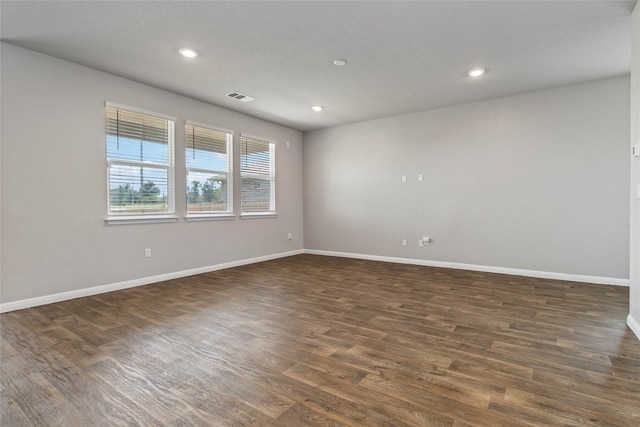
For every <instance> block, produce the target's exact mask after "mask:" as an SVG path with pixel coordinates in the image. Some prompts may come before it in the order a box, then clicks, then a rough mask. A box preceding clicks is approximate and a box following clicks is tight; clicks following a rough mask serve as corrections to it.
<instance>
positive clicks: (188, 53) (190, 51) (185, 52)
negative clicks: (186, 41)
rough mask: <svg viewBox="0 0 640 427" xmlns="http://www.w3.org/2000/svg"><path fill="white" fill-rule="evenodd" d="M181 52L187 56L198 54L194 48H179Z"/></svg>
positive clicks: (191, 56)
mask: <svg viewBox="0 0 640 427" xmlns="http://www.w3.org/2000/svg"><path fill="white" fill-rule="evenodd" d="M179 52H180V54H181V55H182V56H184V57H185V58H195V57H196V56H198V52H196V51H195V50H193V49H188V48H182V49H180V50H179Z"/></svg>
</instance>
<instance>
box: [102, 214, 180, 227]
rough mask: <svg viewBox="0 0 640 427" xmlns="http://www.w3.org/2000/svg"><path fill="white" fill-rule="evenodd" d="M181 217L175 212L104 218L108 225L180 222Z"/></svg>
mask: <svg viewBox="0 0 640 427" xmlns="http://www.w3.org/2000/svg"><path fill="white" fill-rule="evenodd" d="M179 219H180V218H179V217H178V216H176V215H175V214H166V215H136V216H134V215H120V216H108V217H106V218H105V219H104V222H105V224H107V225H131V224H154V223H163V222H178V220H179Z"/></svg>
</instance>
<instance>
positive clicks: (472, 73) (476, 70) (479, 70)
mask: <svg viewBox="0 0 640 427" xmlns="http://www.w3.org/2000/svg"><path fill="white" fill-rule="evenodd" d="M484 72H485V69H484V68H474V69H472V70H469V72H467V74H469V76H470V77H480V76H481V75H483V74H484Z"/></svg>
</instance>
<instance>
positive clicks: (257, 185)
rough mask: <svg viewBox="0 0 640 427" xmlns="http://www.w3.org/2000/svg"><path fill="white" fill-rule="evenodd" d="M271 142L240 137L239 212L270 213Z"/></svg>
mask: <svg viewBox="0 0 640 427" xmlns="http://www.w3.org/2000/svg"><path fill="white" fill-rule="evenodd" d="M274 162H275V143H273V142H268V141H262V140H260V139H256V138H252V137H249V136H245V135H242V136H241V137H240V210H241V213H274V212H275V210H276V207H275V200H276V198H275V164H274Z"/></svg>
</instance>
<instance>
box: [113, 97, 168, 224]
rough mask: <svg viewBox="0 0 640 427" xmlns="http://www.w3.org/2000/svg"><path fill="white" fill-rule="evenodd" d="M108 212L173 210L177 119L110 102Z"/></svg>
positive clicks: (142, 213)
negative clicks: (174, 145) (174, 147)
mask: <svg viewBox="0 0 640 427" xmlns="http://www.w3.org/2000/svg"><path fill="white" fill-rule="evenodd" d="M106 116H107V117H106V118H107V129H106V134H107V135H106V143H107V177H108V189H109V190H108V214H109V215H110V216H123V217H130V218H131V217H136V216H138V217H141V216H148V215H163V214H173V213H174V211H175V209H174V203H173V198H174V194H173V138H174V136H173V135H174V131H173V129H174V121H173V120H170V119H167V118H162V117H158V116H152V115H148V114H144V113H140V112H135V111H130V110H127V109H121V108H119V107H116V106H113V105H109V104H107V108H106Z"/></svg>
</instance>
